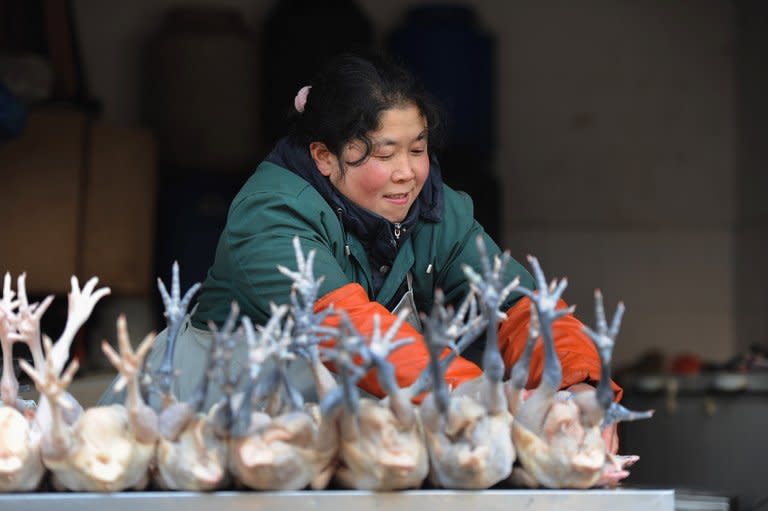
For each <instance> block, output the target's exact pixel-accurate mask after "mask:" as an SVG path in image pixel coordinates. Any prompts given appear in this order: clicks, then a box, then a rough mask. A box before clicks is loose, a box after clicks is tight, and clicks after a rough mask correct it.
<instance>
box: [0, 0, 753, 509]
mask: <svg viewBox="0 0 768 511" xmlns="http://www.w3.org/2000/svg"><path fill="white" fill-rule="evenodd" d="M766 34H768V4H767V3H766V2H763V1H759V0H754V1H749V0H731V1H729V0H703V1H699V0H673V1H660V0H659V1H643V2H638V1H634V0H584V1H580V2H572V1H568V0H546V1H538V0H517V1H495V0H473V1H464V2H455V3H436V2H434V1H431V2H430V1H414V0H389V1H387V2H380V1H376V0H354V1H353V0H328V1H322V2H321V1H308V0H270V1H268V0H208V1H204V0H188V1H187V0H133V1H131V2H122V1H104V0H0V191H1V194H0V219H2V227H0V270H2V271H3V272H4V271H6V270H7V271H10V272H11V273H12V274H13V275H14V276H15V275H18V274H19V273H21V272H22V271H26V272H27V274H28V277H27V285H28V290H29V291H30V293H31V294H32V295H33V296H34V297H38V298H39V297H43V296H44V295H46V294H48V293H55V294H56V295H57V296H58V298H57V299H56V300H55V302H54V305H53V307H52V309H51V310H50V312H49V313H48V314H47V315H46V318H45V322H44V329H45V330H46V331H47V332H48V333H49V334H50V335H52V336H54V337H55V336H56V335H58V333H59V332H60V331H61V329H62V328H63V323H64V319H65V318H66V298H65V295H66V293H67V291H68V290H69V277H70V276H71V275H77V276H78V277H79V278H80V279H81V281H84V280H85V279H87V278H88V277H90V276H92V275H97V276H99V278H100V281H101V282H102V283H103V284H104V285H108V286H110V287H111V288H112V295H111V296H110V297H109V298H108V299H105V300H104V301H103V302H101V303H100V305H99V306H98V307H97V309H96V312H95V313H94V316H93V318H92V319H91V321H90V322H89V323H88V325H87V326H86V328H84V330H83V331H82V332H81V333H80V336H79V338H78V341H77V343H76V346H75V351H76V356H78V357H79V358H80V360H81V362H82V363H83V369H82V371H81V374H82V375H83V378H82V379H83V381H84V383H82V385H83V388H87V389H93V393H94V394H95V395H98V393H100V392H101V390H103V388H104V385H105V384H104V383H103V381H106V380H104V378H102V379H101V380H99V379H98V377H99V375H102V374H105V373H106V374H109V372H110V371H109V370H108V368H107V364H106V361H105V360H104V357H103V356H102V355H101V353H100V350H99V349H98V344H99V342H100V341H101V340H102V339H103V338H108V339H109V340H110V341H113V340H114V338H115V334H114V321H115V319H116V317H117V315H118V314H119V313H120V312H125V313H126V314H127V316H128V323H129V325H130V330H131V332H132V336H133V338H134V339H139V338H141V337H143V335H144V334H145V333H146V332H147V331H149V330H151V329H161V328H162V327H163V326H164V325H163V318H162V309H161V306H160V302H159V296H158V293H157V289H156V282H155V279H156V277H160V278H162V279H163V280H165V281H166V282H168V281H169V279H170V269H171V263H172V262H173V261H174V260H178V261H179V263H180V265H181V273H182V287H183V288H185V289H186V288H188V287H189V286H190V285H191V284H192V283H194V282H196V281H200V280H202V279H203V278H204V277H205V273H206V270H207V268H208V265H209V264H210V263H211V262H212V258H213V251H214V248H215V244H216V241H217V239H218V235H219V232H220V229H221V227H222V226H223V224H224V221H225V217H226V211H227V207H228V204H229V202H230V200H231V199H232V197H233V196H234V194H235V193H236V191H237V190H238V188H239V187H240V186H241V185H242V184H243V182H244V181H245V179H247V177H248V176H249V174H250V173H251V172H252V171H253V170H254V168H255V166H256V165H257V164H258V162H259V161H260V160H261V159H262V158H263V157H264V156H265V155H266V152H267V151H268V150H269V148H270V146H271V144H272V143H273V142H274V141H275V140H276V138H277V137H279V136H281V134H283V133H284V128H285V118H286V116H287V113H288V112H289V109H290V108H292V103H293V97H294V95H295V94H296V92H297V91H298V89H299V88H300V87H301V86H303V85H305V84H306V83H307V82H308V81H309V79H310V78H311V77H312V75H313V74H314V72H315V71H316V70H317V68H318V66H319V64H320V63H321V61H322V60H323V59H324V58H325V57H328V56H331V55H334V54H336V53H338V52H339V51H342V50H345V49H350V48H359V47H375V48H380V49H384V50H385V51H387V52H389V53H391V54H393V55H394V56H396V57H398V58H399V59H401V60H402V61H403V62H404V63H405V64H406V65H407V66H408V67H410V68H411V70H412V71H413V72H414V73H415V74H417V75H418V76H419V77H420V78H421V79H422V80H423V81H424V82H425V83H426V85H427V87H428V88H429V89H430V90H431V91H432V92H433V93H434V94H435V95H436V96H437V97H438V99H440V100H441V102H442V103H443V105H444V106H445V108H446V110H447V112H448V114H449V123H450V124H449V137H448V143H447V144H446V147H445V149H444V150H443V151H442V153H441V154H440V155H439V156H440V158H441V163H442V166H443V169H444V174H445V179H446V181H447V182H448V183H449V184H451V185H452V186H453V187H454V188H459V189H463V190H465V191H467V192H468V193H470V194H471V195H472V196H473V198H474V200H475V206H476V216H477V218H478V219H479V220H480V221H481V223H483V224H484V225H485V226H486V228H487V230H488V231H489V232H491V233H492V235H493V236H494V237H495V238H496V239H497V241H498V242H499V244H500V245H501V246H502V247H504V248H508V249H509V250H510V251H511V252H512V255H513V256H514V257H515V258H516V259H518V260H524V258H525V255H526V254H534V255H536V256H538V257H539V259H540V260H541V262H542V264H543V267H544V268H545V271H547V273H548V274H549V275H551V276H568V277H569V289H568V291H566V295H565V298H566V300H567V301H568V302H569V303H575V304H577V305H578V306H579V309H578V311H577V315H579V316H580V317H581V319H582V320H583V321H586V322H592V321H593V318H592V303H593V299H592V292H593V290H594V288H596V287H599V288H601V289H602V291H603V293H604V295H605V297H606V300H607V303H608V304H610V306H611V308H613V306H614V304H615V303H616V302H617V301H618V300H623V301H624V302H625V303H626V305H627V311H628V312H627V314H626V316H625V321H624V326H623V329H622V333H621V336H620V340H619V343H618V344H617V347H616V352H615V363H616V369H617V370H618V376H617V377H618V378H619V379H620V382H621V383H623V384H624V385H625V387H626V390H627V395H626V402H627V403H628V404H630V405H633V406H640V407H653V408H656V409H657V416H656V418H654V419H653V420H652V421H649V422H645V423H642V424H637V425H632V427H627V428H625V431H623V435H622V437H623V440H622V451H626V452H632V453H638V454H640V455H641V461H640V462H639V464H638V465H637V466H636V467H635V469H634V471H633V474H632V476H631V478H630V482H631V483H632V484H648V485H656V486H659V485H663V486H675V487H678V488H705V489H708V490H709V491H711V492H715V493H719V494H722V495H724V496H727V497H738V498H739V500H738V502H739V503H740V504H741V508H742V509H758V508H761V507H762V506H763V504H766V501H764V500H763V497H765V496H766V495H768V490H766V488H765V485H764V484H762V481H763V480H764V477H762V476H761V475H760V473H761V470H760V469H761V467H762V463H763V460H765V459H766V458H768V456H766V455H767V454H768V449H766V447H765V442H764V441H763V440H761V439H762V438H763V434H762V433H763V430H762V427H761V426H762V425H764V424H767V423H768V381H766V378H765V376H766V374H768V373H766V371H765V368H766V358H765V346H766V344H768V287H767V286H766V283H767V282H768V279H767V278H766V277H767V276H768V275H767V274H768V265H767V264H766V263H767V262H768V236H766V231H768V201H766V197H765V196H766V192H768V172H766V170H765V165H766V162H768V144H766V135H767V134H768V97H766V94H765V91H766V90H768V36H767V35H766ZM19 356H24V354H21V353H20V354H19ZM89 377H91V378H92V379H91V380H88V378H89ZM97 381H98V382H100V383H97ZM701 498H702V499H705V498H706V497H704V496H702V497H701ZM729 502H732V503H733V502H736V501H729ZM766 507H768V504H766Z"/></svg>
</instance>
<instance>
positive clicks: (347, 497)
mask: <svg viewBox="0 0 768 511" xmlns="http://www.w3.org/2000/svg"><path fill="white" fill-rule="evenodd" d="M674 500H675V497H674V490H636V489H626V488H619V489H612V490H483V491H456V490H413V491H402V492H380V493H376V492H367V491H351V490H350V491H346V490H340V491H335V490H334V491H299V492H250V491H244V492H240V491H225V492H214V493H196V492H160V491H156V492H155V491H152V492H121V493H105V494H100V493H24V494H5V495H0V510H8V511H11V510H13V511H49V510H56V511H70V510H72V511H97V510H98V511H101V510H109V511H136V510H137V509H152V510H154V511H165V510H167V511H179V510H180V509H183V510H184V511H206V510H215V511H220V510H222V509H226V510H228V511H260V510H267V509H270V510H271V509H311V510H313V511H347V510H350V511H351V510H355V511H407V510H411V509H414V510H420V511H423V510H425V509H439V510H440V511H466V510H468V509H482V510H483V511H497V510H498V511H509V510H510V509H515V510H528V511H549V510H553V509H557V510H573V511H581V510H584V509H589V510H590V511H603V510H605V511H609V510H610V511H614V510H629V511H635V510H637V511H640V510H642V511H673V510H674Z"/></svg>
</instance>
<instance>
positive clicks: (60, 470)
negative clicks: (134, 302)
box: [21, 316, 157, 492]
mask: <svg viewBox="0 0 768 511" xmlns="http://www.w3.org/2000/svg"><path fill="white" fill-rule="evenodd" d="M117 335H118V344H119V347H120V354H119V355H118V354H117V353H116V352H115V351H114V349H112V347H111V346H110V345H109V344H108V343H107V342H106V341H104V342H103V343H102V349H103V351H104V354H105V355H106V356H107V358H108V359H109V360H110V362H111V363H112V364H113V365H114V366H115V367H116V368H117V369H118V371H119V372H120V378H119V380H118V383H117V387H118V389H122V388H123V387H125V386H127V394H126V396H127V397H126V403H125V405H124V406H123V405H111V406H97V407H93V408H89V409H87V410H86V411H84V412H83V413H82V415H80V417H78V418H77V420H76V421H75V422H74V423H73V424H68V423H67V422H66V421H65V420H64V417H63V414H62V408H66V407H67V406H71V405H70V404H69V402H68V401H67V400H65V399H64V395H65V391H66V388H67V386H68V385H69V384H70V383H71V382H72V378H73V376H74V374H75V372H76V371H77V369H78V365H79V364H78V362H77V360H73V361H72V362H71V363H70V364H69V365H68V366H67V367H66V369H65V370H64V372H63V374H61V375H60V374H59V371H58V370H57V368H56V357H55V346H53V345H52V342H51V340H50V338H48V337H45V338H44V345H45V357H46V360H45V369H44V371H36V370H35V369H34V368H32V367H31V366H30V365H29V364H27V363H26V362H24V361H22V362H21V365H22V369H23V370H24V371H25V372H26V373H27V374H28V375H29V377H30V378H31V379H32V380H33V381H34V382H35V386H36V387H37V389H38V391H40V393H41V394H42V395H43V396H45V398H46V399H47V401H48V404H49V407H50V412H51V425H50V428H49V429H47V430H46V431H44V432H43V437H42V449H41V451H42V456H43V463H45V466H46V467H47V468H48V469H49V470H50V471H51V472H52V474H53V479H54V486H55V487H56V488H59V489H68V490H72V491H98V492H113V491H120V490H124V489H127V488H134V489H142V488H144V487H145V486H146V484H147V482H148V479H149V478H148V466H149V463H150V461H151V459H152V457H153V455H154V451H155V440H156V438H157V416H156V415H155V413H154V412H153V411H152V409H151V408H149V407H148V406H147V405H145V404H144V402H143V401H142V399H141V396H140V392H139V383H138V377H139V373H140V371H141V366H142V363H143V360H144V357H146V354H147V353H148V352H149V349H150V348H151V347H152V343H153V342H154V338H155V336H154V334H149V335H148V336H147V337H146V338H145V339H144V341H143V342H142V343H141V344H140V346H139V348H138V349H137V350H136V352H134V351H133V350H132V348H131V343H130V339H129V337H128V328H127V326H126V321H125V317H124V316H120V318H118V321H117Z"/></svg>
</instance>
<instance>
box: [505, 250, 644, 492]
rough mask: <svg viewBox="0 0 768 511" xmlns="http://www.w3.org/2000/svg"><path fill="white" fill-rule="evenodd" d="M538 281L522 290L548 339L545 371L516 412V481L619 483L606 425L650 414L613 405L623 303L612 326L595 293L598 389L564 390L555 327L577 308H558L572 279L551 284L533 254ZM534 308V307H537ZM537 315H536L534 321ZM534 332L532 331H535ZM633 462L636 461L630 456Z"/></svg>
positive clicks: (517, 383)
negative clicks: (615, 352)
mask: <svg viewBox="0 0 768 511" xmlns="http://www.w3.org/2000/svg"><path fill="white" fill-rule="evenodd" d="M529 261H530V263H531V266H532V268H533V272H534V276H535V278H536V281H537V286H538V290H537V291H536V292H533V291H531V290H528V289H523V288H520V289H519V290H520V291H521V292H523V293H524V294H525V295H527V296H528V297H529V298H530V299H531V301H532V302H533V304H534V306H535V312H532V315H534V314H535V315H536V316H538V321H539V322H540V328H541V336H542V339H543V342H544V370H543V374H542V378H541V383H540V384H539V386H538V387H537V388H536V389H535V390H534V391H533V392H532V393H531V394H530V397H528V399H526V400H524V401H522V402H520V401H519V400H518V401H517V403H519V405H518V407H517V409H515V410H513V412H514V413H515V421H514V424H513V438H514V441H515V445H516V446H517V452H518V457H519V459H520V462H521V464H522V469H517V468H516V469H515V470H516V472H518V471H519V473H516V474H515V480H516V481H525V482H526V484H527V485H528V486H536V485H542V486H546V487H550V488H589V487H592V486H594V485H596V484H597V483H598V482H600V481H601V480H604V481H605V482H610V481H614V482H615V481H618V480H620V479H621V478H623V477H625V476H626V473H625V472H624V471H623V466H617V464H619V463H620V461H618V458H617V461H615V462H613V463H610V464H607V462H608V461H609V453H608V451H607V448H606V445H605V441H604V440H603V437H602V428H603V427H605V426H607V425H608V424H609V423H611V422H613V421H615V420H634V419H639V418H645V417H647V416H649V415H648V412H646V413H635V412H629V411H628V410H626V409H625V408H623V407H621V406H620V405H617V404H615V403H613V392H612V390H611V386H610V368H609V364H610V353H611V350H612V348H613V342H614V339H615V337H616V335H617V334H618V330H619V325H620V322H621V317H622V314H623V310H624V308H623V305H621V304H620V305H619V308H618V310H617V313H616V315H615V316H614V320H613V324H612V326H611V328H610V329H608V327H607V323H606V320H605V314H604V311H603V306H602V297H601V296H600V294H599V293H596V301H597V305H596V308H597V311H598V312H597V316H598V332H599V334H596V333H594V332H592V331H591V330H589V329H587V331H588V333H589V335H590V336H591V337H592V338H593V340H594V342H595V344H596V346H597V348H598V352H599V354H600V360H601V378H600V382H599V384H598V387H597V389H596V390H587V391H583V392H578V393H571V392H569V391H560V390H559V389H560V385H561V383H562V367H561V365H560V360H559V358H558V356H557V353H556V352H555V346H554V338H553V334H552V328H553V324H554V322H555V321H556V320H557V319H558V318H560V317H563V316H565V315H566V314H570V313H572V312H573V307H569V308H563V309H557V304H558V301H559V299H560V297H561V296H562V293H563V291H564V290H565V288H566V286H567V280H566V279H562V280H561V281H559V282H557V281H553V282H552V284H551V285H550V286H547V283H546V280H545V278H544V273H543V271H542V270H541V266H540V265H539V263H538V261H537V260H536V258H534V257H530V256H529ZM532 311H533V309H532ZM535 321H536V317H535V316H534V317H533V318H532V323H534V322H535ZM532 331H533V329H532ZM536 335H537V334H534V335H531V336H530V337H529V342H528V345H527V346H526V350H525V352H524V354H523V356H522V357H521V360H520V361H519V362H518V363H517V364H516V365H515V368H513V377H512V384H513V386H514V387H515V391H516V392H518V393H519V392H522V387H523V386H524V385H525V382H526V381H527V379H528V371H527V370H528V367H527V364H528V362H529V360H530V352H531V350H532V348H533V344H534V342H535V340H536V339H535V336H536ZM628 461H631V460H628Z"/></svg>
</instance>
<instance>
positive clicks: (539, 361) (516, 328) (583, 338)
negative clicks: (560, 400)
mask: <svg viewBox="0 0 768 511" xmlns="http://www.w3.org/2000/svg"><path fill="white" fill-rule="evenodd" d="M558 305H559V308H563V307H567V305H566V304H565V302H564V301H563V300H560V303H559V304H558ZM530 318H531V300H530V299H529V298H528V297H525V296H524V297H522V298H521V299H520V300H518V301H517V303H516V304H515V305H514V306H512V307H511V308H510V309H509V310H508V311H507V319H505V320H504V321H503V322H502V324H501V326H500V327H499V349H500V350H501V356H502V357H503V358H504V366H505V368H506V372H507V374H509V371H511V369H512V366H513V365H514V364H515V362H516V361H517V359H518V358H520V355H522V353H523V350H525V344H526V342H527V340H528V322H529V321H530ZM582 326H583V324H582V323H581V321H579V320H578V319H576V318H575V317H574V316H573V315H572V314H569V315H567V316H564V317H562V318H560V319H558V320H557V321H556V322H555V324H554V326H553V335H554V338H555V351H556V352H557V355H558V357H559V358H560V363H561V364H562V366H563V383H562V385H561V387H560V388H563V389H564V388H567V387H570V386H571V385H573V384H576V383H582V382H597V381H600V357H599V356H598V354H597V349H596V348H595V345H594V344H593V343H592V340H591V339H590V338H589V337H588V336H587V334H585V333H584V332H582V330H581V328H582ZM543 368H544V347H543V345H542V344H541V343H538V344H537V345H536V347H535V348H534V349H533V355H532V357H531V372H530V375H529V377H528V385H527V388H534V387H536V386H537V385H538V384H539V380H540V379H541V373H542V371H543ZM611 387H612V388H613V392H614V394H615V400H616V401H617V402H618V401H619V400H621V397H622V394H623V393H624V391H623V390H622V388H621V387H619V386H618V385H617V384H616V383H615V382H614V381H611Z"/></svg>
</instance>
